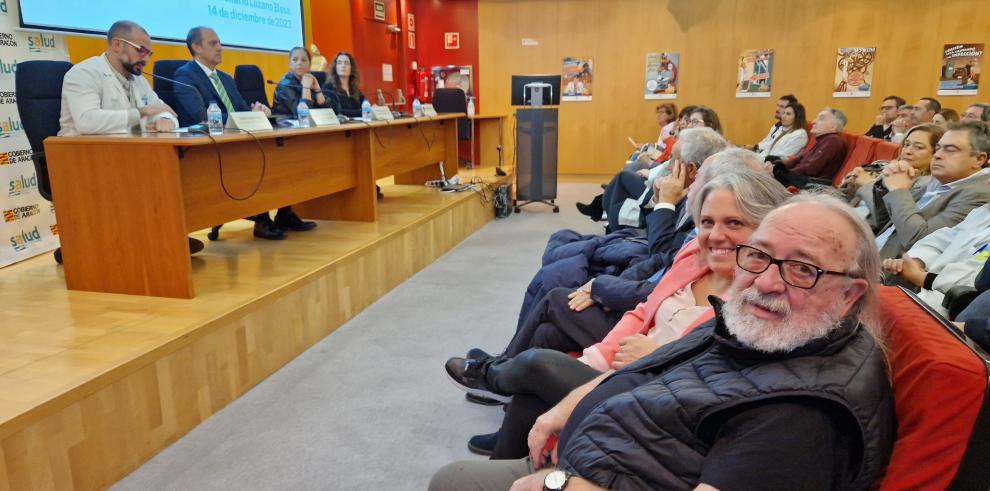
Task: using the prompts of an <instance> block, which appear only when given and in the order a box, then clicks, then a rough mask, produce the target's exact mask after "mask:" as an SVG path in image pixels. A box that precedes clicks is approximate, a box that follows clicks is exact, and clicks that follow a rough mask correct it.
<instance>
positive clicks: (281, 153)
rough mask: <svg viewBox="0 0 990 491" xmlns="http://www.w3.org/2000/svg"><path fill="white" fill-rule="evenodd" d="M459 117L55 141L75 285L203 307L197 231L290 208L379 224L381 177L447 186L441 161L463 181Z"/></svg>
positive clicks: (66, 251)
mask: <svg viewBox="0 0 990 491" xmlns="http://www.w3.org/2000/svg"><path fill="white" fill-rule="evenodd" d="M457 116H459V115H457V114H452V115H442V116H440V117H438V118H433V119H430V120H426V119H424V118H419V119H418V120H417V119H412V118H409V119H401V120H396V121H390V122H384V121H381V122H372V123H362V124H348V125H342V126H333V127H323V128H298V129H278V130H275V131H266V132H258V133H254V134H253V135H252V134H246V133H231V132H228V133H227V134H225V135H222V136H217V137H213V138H210V137H207V136H202V135H190V134H176V133H171V134H147V135H142V136H132V135H101V136H77V137H52V138H48V139H47V140H45V153H46V155H47V157H48V171H49V176H50V178H51V181H52V196H53V198H54V203H55V210H56V217H57V218H58V224H59V236H60V239H61V243H62V257H63V260H64V267H65V281H66V285H67V286H68V288H69V289H71V290H86V291H97V292H108V293H127V294H135V295H151V296H161V297H174V298H192V297H193V295H194V290H193V284H192V266H191V263H190V259H189V247H188V239H187V238H186V235H187V234H188V233H189V232H191V231H194V230H199V229H203V228H206V227H210V226H213V225H217V224H221V223H224V222H226V221H230V220H235V219H239V218H243V217H246V216H251V215H256V214H258V213H260V212H262V211H265V210H270V209H273V208H278V207H280V206H286V205H293V207H294V208H295V210H296V211H297V213H298V214H299V215H301V216H303V217H306V218H314V219H323V220H355V221H374V220H375V217H376V214H377V205H376V199H375V179H378V178H381V177H385V176H389V175H395V176H396V182H397V183H418V184H422V183H423V182H424V181H425V180H428V179H437V178H439V175H440V172H439V169H438V168H437V167H436V166H435V164H436V163H437V162H440V161H443V162H444V167H445V169H446V170H447V171H448V172H450V173H449V174H448V176H450V175H453V173H456V170H457V167H456V166H457V159H456V151H457V147H456V138H457V133H456V126H457V125H456V124H454V118H456V117H457ZM451 154H453V156H454V157H453V158H451Z"/></svg>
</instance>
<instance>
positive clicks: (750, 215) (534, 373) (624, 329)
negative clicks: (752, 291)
mask: <svg viewBox="0 0 990 491" xmlns="http://www.w3.org/2000/svg"><path fill="white" fill-rule="evenodd" d="M787 197H788V193H787V191H786V190H785V189H784V188H783V187H782V186H780V185H779V184H778V183H776V182H775V181H774V180H773V179H772V178H770V177H769V176H767V175H766V174H764V173H762V172H754V171H752V170H745V169H738V170H731V171H728V172H725V173H722V174H720V175H717V176H714V177H713V178H712V180H711V181H709V182H708V183H707V184H706V185H705V186H704V187H703V188H701V190H700V191H699V192H698V195H697V200H696V201H695V202H694V204H692V210H691V213H692V215H693V216H694V220H695V222H696V223H698V224H699V227H698V238H697V241H696V242H692V243H690V244H689V245H687V246H685V248H684V249H683V250H682V251H681V252H680V253H679V254H678V257H677V258H676V259H675V260H674V263H673V265H672V266H671V267H670V270H669V271H668V272H667V273H666V274H664V275H663V278H662V279H661V280H660V282H659V283H658V284H657V286H656V288H655V289H654V290H653V292H652V293H650V295H649V297H648V298H647V299H646V301H645V302H644V303H641V304H639V305H638V306H636V308H635V309H633V310H630V311H629V312H627V313H626V314H625V315H624V316H623V317H622V320H621V321H620V322H619V323H618V324H616V326H615V327H614V328H613V329H612V330H611V331H610V332H609V333H608V334H607V335H606V336H605V337H604V338H603V339H602V340H601V342H600V343H598V344H596V345H594V346H592V347H589V348H588V349H586V350H585V351H584V352H585V356H584V357H582V358H581V359H580V360H575V359H574V358H571V357H570V356H568V355H566V354H564V353H561V352H559V351H551V350H535V349H534V350H528V351H525V352H523V353H522V354H520V355H519V356H517V357H514V358H510V357H507V356H500V357H492V358H483V359H464V358H451V359H450V360H448V362H447V363H446V365H445V368H446V370H447V374H448V376H449V377H450V378H451V380H452V381H454V383H455V384H457V385H458V386H460V387H461V388H462V389H464V390H466V391H468V392H469V393H474V394H476V395H480V396H484V397H492V398H495V399H501V400H503V401H507V400H508V399H507V398H508V397H509V396H512V397H513V399H512V402H511V404H510V405H509V408H508V410H507V412H506V417H505V419H504V421H503V425H502V428H501V429H500V430H499V435H498V436H497V437H496V440H497V443H496V447H495V453H494V455H493V458H518V457H522V456H525V455H526V444H525V432H526V431H527V430H528V429H529V428H530V426H531V425H532V423H533V420H534V419H535V418H536V416H538V415H539V414H540V413H541V412H542V411H544V410H546V409H548V408H549V407H551V406H552V405H553V404H556V403H557V402H558V401H559V400H560V399H561V398H562V397H563V396H564V395H566V394H567V392H568V391H570V390H571V389H573V388H575V387H577V386H578V385H580V384H582V383H584V382H587V381H588V380H591V379H592V378H594V377H595V376H597V375H598V374H599V373H600V372H604V371H607V370H609V369H611V368H620V367H621V366H624V365H626V364H629V363H631V362H632V361H634V360H635V359H637V358H639V357H641V356H644V355H645V354H647V353H649V352H651V351H653V350H655V349H656V348H658V347H659V346H661V345H664V344H666V343H668V342H671V341H673V340H675V339H678V338H680V337H681V335H682V334H683V333H685V332H687V331H689V330H691V328H693V327H694V326H696V325H698V324H700V323H701V322H703V321H705V320H707V319H709V318H711V316H712V310H711V308H710V305H709V300H708V299H709V296H710V295H715V296H718V295H720V294H722V293H723V292H724V291H725V289H726V288H727V287H728V285H729V283H730V282H731V281H732V277H733V275H734V274H735V271H736V268H735V260H734V255H735V251H736V246H737V245H739V244H742V243H745V241H746V240H747V239H748V238H749V235H750V233H752V231H753V229H754V228H755V227H756V226H757V225H758V224H759V222H760V220H761V219H762V218H763V216H764V215H766V213H768V212H769V211H770V210H772V209H773V208H775V207H776V206H777V205H779V204H780V203H782V202H783V201H784V200H785V199H787ZM589 367H590V368H589ZM485 437H489V438H490V436H485V435H482V436H481V438H485ZM474 443H475V446H477V443H478V441H477V440H476V441H475V442H474Z"/></svg>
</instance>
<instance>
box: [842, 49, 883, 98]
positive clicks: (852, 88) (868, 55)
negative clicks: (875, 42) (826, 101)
mask: <svg viewBox="0 0 990 491" xmlns="http://www.w3.org/2000/svg"><path fill="white" fill-rule="evenodd" d="M835 56H836V57H835V81H834V84H833V86H832V97H869V96H870V93H871V91H872V88H873V61H874V60H875V59H876V56H877V49H876V48H839V51H838V53H836V55H835Z"/></svg>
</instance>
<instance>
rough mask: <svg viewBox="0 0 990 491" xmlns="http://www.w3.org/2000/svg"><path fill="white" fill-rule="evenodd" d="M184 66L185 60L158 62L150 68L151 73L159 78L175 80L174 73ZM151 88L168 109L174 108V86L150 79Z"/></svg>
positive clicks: (165, 81)
mask: <svg viewBox="0 0 990 491" xmlns="http://www.w3.org/2000/svg"><path fill="white" fill-rule="evenodd" d="M185 64H186V60H158V61H156V62H155V65H154V66H153V67H152V69H151V73H154V74H155V75H158V76H159V77H167V78H175V71H176V70H178V69H179V67H181V66H182V65H185ZM151 88H152V89H153V90H154V91H155V93H156V94H158V97H159V98H160V99H161V100H162V102H164V103H165V104H168V107H171V108H174V107H175V84H173V83H172V82H169V81H168V80H162V79H160V78H152V81H151Z"/></svg>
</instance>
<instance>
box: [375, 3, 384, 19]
mask: <svg viewBox="0 0 990 491" xmlns="http://www.w3.org/2000/svg"><path fill="white" fill-rule="evenodd" d="M375 20H381V21H384V20H385V0H375Z"/></svg>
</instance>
